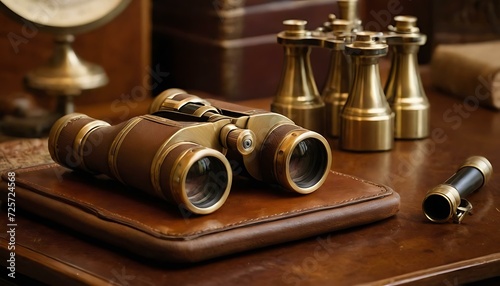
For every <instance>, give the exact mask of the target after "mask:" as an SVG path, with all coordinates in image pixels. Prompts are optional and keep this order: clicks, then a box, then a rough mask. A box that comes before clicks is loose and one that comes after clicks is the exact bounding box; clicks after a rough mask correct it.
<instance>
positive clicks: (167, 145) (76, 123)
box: [49, 89, 331, 214]
mask: <svg viewBox="0 0 500 286" xmlns="http://www.w3.org/2000/svg"><path fill="white" fill-rule="evenodd" d="M151 110H152V112H154V114H147V115H142V116H137V117H134V118H132V119H130V120H128V121H125V122H122V123H120V124H117V125H114V126H110V125H109V124H108V123H106V122H104V121H100V120H95V119H93V118H90V117H88V116H86V115H84V114H79V113H72V114H68V115H66V116H64V117H62V118H60V119H59V120H58V121H57V122H56V123H55V124H54V126H53V127H52V129H51V132H50V135H49V151H50V154H51V157H52V159H53V160H54V161H56V162H58V163H59V164H61V165H63V166H65V167H68V168H70V169H75V170H79V171H84V172H88V173H92V174H105V175H108V176H109V177H111V178H114V179H116V180H118V181H120V182H121V183H123V184H124V185H128V186H131V187H133V188H136V189H139V190H142V191H144V192H146V193H149V194H151V195H153V196H156V197H159V198H162V199H165V200H167V201H170V202H172V203H174V204H177V206H178V207H179V209H185V210H188V211H190V212H192V213H196V214H208V213H211V212H214V211H215V210H217V209H218V208H220V207H221V206H222V205H223V204H224V202H225V200H226V198H227V197H228V195H229V192H230V189H231V184H232V180H233V169H234V170H236V169H239V167H243V168H242V169H245V170H246V171H247V173H248V174H249V175H250V176H251V177H252V178H254V179H257V180H260V181H264V182H267V183H271V184H277V185H279V186H281V187H282V188H284V189H287V190H291V191H294V192H296V193H300V194H307V193H311V192H313V191H315V190H317V189H318V188H319V187H320V186H321V185H322V184H323V182H324V181H325V179H326V176H327V175H328V171H329V169H330V165H331V151H330V147H329V145H328V143H327V141H326V140H325V139H324V138H323V137H322V136H321V135H319V134H318V133H316V132H313V131H309V130H307V129H304V128H301V127H299V126H297V125H294V124H293V122H292V121H291V120H289V119H288V118H286V117H285V116H282V115H279V114H275V113H272V112H266V111H263V110H254V109H251V108H247V107H243V106H239V105H234V104H230V103H227V102H223V101H215V100H210V101H207V100H204V99H201V98H199V97H196V96H194V95H189V94H186V93H185V92H184V91H182V90H178V89H172V90H167V91H165V92H164V93H162V94H160V95H159V96H158V97H157V98H156V100H155V101H154V102H153V104H152V106H151ZM230 161H231V163H230Z"/></svg>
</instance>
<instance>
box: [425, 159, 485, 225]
mask: <svg viewBox="0 0 500 286" xmlns="http://www.w3.org/2000/svg"><path fill="white" fill-rule="evenodd" d="M492 172H493V167H492V166H491V163H490V162H489V161H488V160H487V159H486V158H484V157H481V156H473V157H469V158H468V159H467V160H466V161H465V162H464V163H463V164H462V166H461V167H460V168H459V169H458V171H457V172H456V173H455V174H453V175H452V176H451V177H450V178H449V179H448V180H446V182H444V184H440V185H438V186H436V187H434V188H433V189H431V190H430V191H429V192H427V194H426V196H425V198H424V201H423V203H422V210H423V212H424V215H425V216H426V217H427V218H428V219H429V220H430V221H432V222H437V223H444V222H447V221H449V220H450V219H453V222H454V223H460V222H461V221H462V220H463V218H464V215H465V214H467V213H469V212H470V210H471V209H472V204H471V203H470V202H469V201H467V200H466V199H465V197H466V196H468V195H469V194H471V193H473V192H474V191H476V190H477V189H479V188H480V187H482V186H483V185H484V184H486V182H488V180H489V178H490V177H491V174H492Z"/></svg>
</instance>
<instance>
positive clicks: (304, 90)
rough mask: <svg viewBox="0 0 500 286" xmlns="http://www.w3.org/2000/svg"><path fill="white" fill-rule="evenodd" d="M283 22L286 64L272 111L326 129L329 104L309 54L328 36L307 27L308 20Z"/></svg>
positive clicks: (307, 124)
mask: <svg viewBox="0 0 500 286" xmlns="http://www.w3.org/2000/svg"><path fill="white" fill-rule="evenodd" d="M283 23H284V25H285V28H286V30H285V31H283V32H280V33H279V34H278V36H277V37H278V43H280V44H281V45H283V47H284V52H285V58H284V66H283V72H282V76H281V80H280V84H279V86H278V91H277V93H276V96H275V97H274V100H273V102H272V104H271V111H273V112H277V113H280V114H283V115H285V116H287V117H288V118H290V119H292V120H293V121H294V122H295V123H296V124H297V125H299V126H302V127H304V128H306V129H311V130H314V131H316V132H319V133H323V132H324V130H325V104H324V103H323V100H322V99H321V97H320V95H319V91H318V88H317V86H316V82H315V79H314V76H313V71H312V68H311V62H310V58H309V57H310V53H311V47H312V46H318V47H321V46H322V45H323V40H324V39H323V38H321V37H315V36H314V35H313V33H312V32H310V31H307V30H306V29H305V26H306V23H307V22H306V21H302V20H287V21H284V22H283Z"/></svg>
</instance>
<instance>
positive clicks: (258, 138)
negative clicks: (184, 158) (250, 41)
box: [151, 90, 331, 194]
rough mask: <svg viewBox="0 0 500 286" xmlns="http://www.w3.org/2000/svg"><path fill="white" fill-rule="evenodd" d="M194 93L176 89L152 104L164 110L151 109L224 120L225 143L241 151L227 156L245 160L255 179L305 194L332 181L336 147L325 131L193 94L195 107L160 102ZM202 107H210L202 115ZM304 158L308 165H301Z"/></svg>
mask: <svg viewBox="0 0 500 286" xmlns="http://www.w3.org/2000/svg"><path fill="white" fill-rule="evenodd" d="M169 92H170V91H168V90H167V91H165V93H169ZM188 97H190V98H192V97H193V96H192V95H187V94H179V93H176V94H174V95H170V96H162V97H158V98H156V99H155V100H154V102H153V103H152V105H154V106H157V107H160V108H161V109H160V110H155V109H154V108H152V109H151V111H154V112H155V113H154V114H155V115H157V116H162V117H165V118H175V117H176V116H179V113H181V114H183V116H190V115H193V118H196V120H198V121H199V120H200V119H203V120H206V121H208V122H214V123H217V124H221V125H218V126H221V127H217V129H216V130H217V132H219V134H220V144H221V145H222V146H224V147H225V148H227V149H229V150H232V151H236V154H237V155H236V156H235V153H234V152H228V154H227V156H229V157H230V158H231V160H232V161H235V162H238V163H241V164H240V166H242V167H244V168H245V169H246V171H247V172H248V174H249V175H250V176H251V177H253V178H254V179H257V180H260V181H264V182H269V183H278V184H279V185H280V186H282V187H284V188H285V189H287V190H290V191H294V192H297V193H301V194H308V193H311V192H313V191H315V190H317V189H318V188H319V187H320V186H321V185H322V184H323V182H324V181H325V180H326V177H327V175H328V170H329V169H330V166H331V150H330V146H329V144H328V142H327V141H326V139H325V138H324V137H323V136H321V135H320V134H318V133H316V132H313V131H310V130H307V129H304V128H301V127H299V126H297V125H295V124H294V122H293V121H291V120H290V119H289V118H287V117H285V116H283V115H280V114H277V113H273V112H268V111H264V110H254V109H251V108H247V107H244V106H239V105H234V104H231V105H228V104H227V103H226V102H222V101H217V100H206V101H205V100H201V99H195V98H192V99H193V101H192V102H191V104H190V106H187V105H185V106H183V107H181V108H180V109H175V108H171V106H174V104H168V106H170V107H166V106H167V105H165V104H163V103H161V102H160V101H173V102H175V101H183V99H184V98H188ZM201 101H203V104H201V103H200V102H201ZM207 102H208V103H209V104H211V107H213V108H214V109H212V110H210V109H206V107H207V106H206V105H204V104H206V103H207ZM184 108H185V109H184ZM198 110H204V111H205V112H204V113H203V114H201V112H198ZM162 112H163V113H162ZM183 119H185V120H187V119H189V118H188V117H183ZM222 124H224V125H222ZM193 136H196V135H193ZM198 136H199V135H198ZM312 158H314V160H311V159H312ZM301 159H303V160H301ZM301 162H302V164H305V165H301V164H300V163H301ZM304 162H305V163H304ZM307 163H309V164H307Z"/></svg>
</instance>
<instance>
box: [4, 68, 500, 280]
mask: <svg viewBox="0 0 500 286" xmlns="http://www.w3.org/2000/svg"><path fill="white" fill-rule="evenodd" d="M423 80H424V86H425V88H426V91H427V95H428V97H429V100H430V103H431V113H432V114H431V116H432V119H431V122H432V123H431V130H432V132H431V133H432V135H431V137H430V138H427V139H424V140H412V141H397V142H396V144H395V146H394V149H393V150H392V151H389V152H378V153H351V152H344V151H340V150H339V149H338V144H337V140H331V145H332V149H333V166H332V169H333V170H335V171H340V172H343V173H347V174H351V175H355V176H359V177H362V178H364V179H368V180H372V181H375V182H379V183H384V184H387V185H389V186H391V187H392V188H394V190H396V191H397V192H398V193H399V194H400V196H401V209H400V212H399V213H398V214H397V215H396V216H394V217H392V218H390V219H386V220H384V221H380V222H378V223H373V224H370V225H365V226H361V227H356V228H352V229H347V230H344V231H339V232H335V233H326V234H324V235H321V236H318V237H311V238H309V239H305V240H301V241H295V242H290V243H286V244H282V245H276V246H273V247H267V248H264V249H258V250H253V251H249V252H246V253H240V254H235V255H232V256H229V257H223V258H219V259H214V260H211V261H207V262H202V263H197V264H194V265H187V266H186V265H159V264H155V263H153V262H148V261H144V260H143V259H141V258H138V257H132V256H129V255H128V254H126V253H124V252H123V251H121V250H120V249H115V248H113V247H112V246H110V245H105V244H102V243H100V242H98V241H95V240H93V239H91V238H89V237H85V236H82V235H80V234H77V233H74V232H71V231H68V230H66V229H63V228H61V227H60V226H57V225H54V224H52V223H50V222H47V221H40V219H38V218H36V217H32V216H30V215H27V214H26V215H22V216H20V217H18V224H19V227H18V229H17V231H18V232H17V233H16V237H17V241H16V242H17V248H16V249H17V259H18V260H17V272H18V273H20V274H24V275H26V276H29V277H32V278H34V279H37V280H40V281H44V282H48V283H56V284H59V285H69V284H67V283H72V284H78V283H82V284H84V283H92V284H96V283H111V282H114V283H117V284H121V285H353V284H364V283H366V284H372V285H381V284H388V283H391V284H394V285H397V284H404V283H414V284H420V285H458V284H462V283H468V282H473V281H478V280H484V279H488V278H491V277H499V276H500V191H499V190H500V176H499V175H500V174H499V172H498V170H499V168H500V152H499V150H500V113H498V112H495V111H492V110H488V109H484V108H478V107H477V106H473V105H471V102H474V101H473V100H468V101H463V100H461V99H456V98H453V97H449V96H447V95H443V94H441V93H439V92H437V91H435V90H434V89H433V88H432V86H430V85H429V82H430V81H429V78H428V71H427V70H426V69H425V68H424V70H423ZM471 96H473V95H471ZM470 99H471V98H470ZM472 99H473V98H472ZM245 103H246V104H247V105H253V106H256V107H262V108H268V107H269V103H270V100H269V99H267V100H251V101H247V102H245ZM471 155H483V156H485V157H486V158H488V159H489V160H490V162H491V163H492V165H493V168H494V174H493V176H492V178H491V180H490V182H489V183H488V184H487V185H486V186H485V187H483V188H482V189H481V190H480V191H479V192H477V193H474V194H472V195H471V196H470V197H469V200H470V201H471V202H472V204H473V205H474V215H472V216H468V217H466V218H465V219H464V221H463V223H462V224H451V223H446V224H434V223H431V222H429V221H427V220H426V219H425V218H424V216H423V214H422V210H421V204H422V200H423V197H424V195H425V193H426V192H427V191H428V190H429V189H430V188H432V187H434V186H436V185H437V184H440V183H442V182H444V181H445V180H446V179H447V178H448V177H449V176H451V175H452V174H453V173H454V172H455V170H456V169H457V167H459V166H460V164H461V163H462V162H463V161H464V159H466V158H467V157H468V156H471ZM18 212H19V215H21V214H22V213H24V212H22V211H21V210H18ZM6 217H7V216H6V213H5V211H3V212H2V213H1V216H0V221H1V224H2V225H6ZM0 237H1V239H0V245H1V249H0V253H1V257H3V258H2V260H1V263H2V264H5V263H6V260H5V257H7V256H6V255H7V251H6V247H7V245H6V243H7V238H8V237H7V235H6V233H5V232H2V233H0ZM28 255H29V256H31V257H32V258H31V259H27V258H26V257H27V256H28ZM55 268H59V269H63V271H62V272H56V271H54V269H55ZM497 279H498V278H497ZM496 282H497V283H498V280H496ZM492 283H494V282H492Z"/></svg>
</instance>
